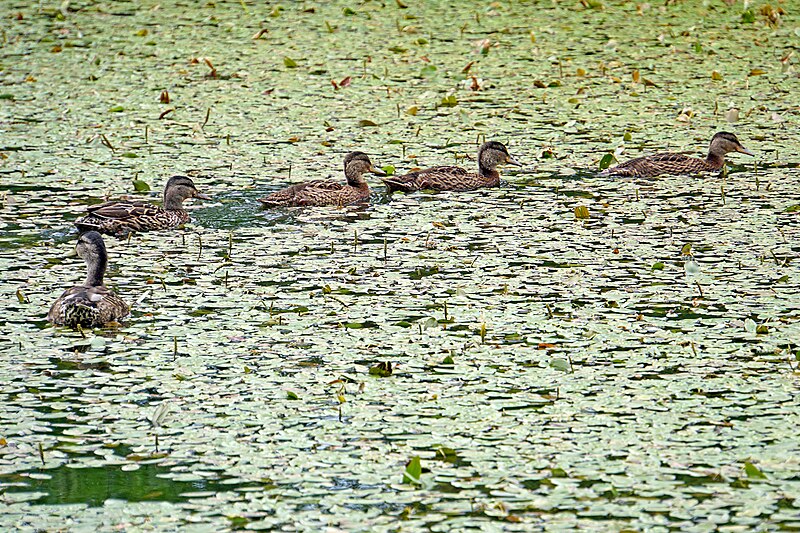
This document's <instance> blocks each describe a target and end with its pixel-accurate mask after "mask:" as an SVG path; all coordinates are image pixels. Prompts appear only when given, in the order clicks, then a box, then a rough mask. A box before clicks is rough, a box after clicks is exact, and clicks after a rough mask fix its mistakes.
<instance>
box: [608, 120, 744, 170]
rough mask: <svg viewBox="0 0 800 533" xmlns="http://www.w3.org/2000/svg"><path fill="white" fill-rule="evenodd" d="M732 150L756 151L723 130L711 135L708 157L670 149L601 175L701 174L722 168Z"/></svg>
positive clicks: (623, 164) (622, 164)
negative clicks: (703, 157) (701, 157)
mask: <svg viewBox="0 0 800 533" xmlns="http://www.w3.org/2000/svg"><path fill="white" fill-rule="evenodd" d="M729 152H741V153H743V154H747V155H753V153H752V152H751V151H750V150H747V149H746V148H745V147H744V146H742V145H741V143H740V142H739V139H737V138H736V135H734V134H733V133H728V132H726V131H721V132H719V133H717V134H716V135H714V137H712V138H711V145H710V146H709V147H708V156H706V158H705V159H700V158H698V157H691V156H688V155H686V154H680V153H674V152H666V153H661V154H654V155H648V156H644V157H637V158H636V159H631V160H630V161H625V162H624V163H620V164H619V165H617V166H615V167H613V168H609V169H606V170H604V171H602V172H601V173H600V175H601V176H632V177H639V178H644V177H653V176H659V175H661V174H697V173H699V172H708V171H714V170H720V169H721V168H722V167H723V166H724V165H725V154H727V153H729Z"/></svg>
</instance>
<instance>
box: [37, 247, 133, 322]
mask: <svg viewBox="0 0 800 533" xmlns="http://www.w3.org/2000/svg"><path fill="white" fill-rule="evenodd" d="M75 250H76V251H77V252H78V255H79V256H80V257H81V258H83V260H84V261H86V268H87V270H88V273H87V275H86V281H84V282H83V284H82V285H76V286H75V287H72V288H71V289H67V290H66V291H64V293H63V294H62V295H61V296H59V297H58V299H57V300H56V301H55V302H54V303H53V305H52V306H51V307H50V312H49V313H47V320H49V321H50V322H52V323H53V324H55V325H57V326H69V327H71V328H78V327H84V328H93V327H100V326H104V325H106V324H109V323H111V322H118V321H119V320H121V319H122V318H123V317H124V316H126V315H127V314H128V312H129V308H128V305H127V304H126V303H125V302H124V301H122V299H121V298H120V297H119V296H117V295H116V294H114V293H113V292H112V291H110V290H109V289H107V288H106V287H105V286H104V285H103V276H104V275H105V272H106V264H107V263H108V254H107V253H106V245H105V243H104V242H103V237H101V236H100V234H99V233H97V232H96V231H89V232H86V233H84V234H82V235H81V236H80V238H79V239H78V244H77V246H76V247H75Z"/></svg>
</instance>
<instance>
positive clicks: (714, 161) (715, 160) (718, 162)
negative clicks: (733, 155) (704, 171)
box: [706, 150, 725, 169]
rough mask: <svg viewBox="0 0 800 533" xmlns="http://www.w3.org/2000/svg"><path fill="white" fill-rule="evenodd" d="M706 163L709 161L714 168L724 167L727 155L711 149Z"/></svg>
mask: <svg viewBox="0 0 800 533" xmlns="http://www.w3.org/2000/svg"><path fill="white" fill-rule="evenodd" d="M706 163H708V166H710V167H711V168H713V169H718V168H722V166H723V165H724V164H725V155H724V154H718V153H717V152H712V151H711V150H709V152H708V156H707V157H706Z"/></svg>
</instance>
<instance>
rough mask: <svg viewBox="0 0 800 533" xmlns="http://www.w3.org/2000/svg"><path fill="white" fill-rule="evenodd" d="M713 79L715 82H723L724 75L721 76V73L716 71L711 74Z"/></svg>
mask: <svg viewBox="0 0 800 533" xmlns="http://www.w3.org/2000/svg"><path fill="white" fill-rule="evenodd" d="M711 79H712V80H715V81H721V80H722V74H720V73H719V72H717V71H716V70H715V71H713V72H711Z"/></svg>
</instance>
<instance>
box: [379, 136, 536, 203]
mask: <svg viewBox="0 0 800 533" xmlns="http://www.w3.org/2000/svg"><path fill="white" fill-rule="evenodd" d="M505 163H508V164H511V165H517V166H522V165H521V164H520V163H519V162H518V161H516V160H515V159H514V158H513V157H511V156H510V155H509V153H508V150H507V149H506V147H505V146H503V144H501V143H499V142H495V141H489V142H487V143H484V144H483V145H481V147H480V148H479V149H478V173H475V172H469V171H467V170H464V169H463V168H461V167H432V168H426V169H424V170H418V171H415V172H409V173H408V174H404V175H402V176H392V177H389V178H384V180H383V182H384V183H385V184H386V187H387V188H388V189H389V192H394V191H402V192H406V193H408V192H413V191H419V190H434V191H472V190H475V189H481V188H483V187H497V186H498V185H500V173H499V172H498V171H497V165H501V164H505Z"/></svg>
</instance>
